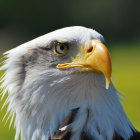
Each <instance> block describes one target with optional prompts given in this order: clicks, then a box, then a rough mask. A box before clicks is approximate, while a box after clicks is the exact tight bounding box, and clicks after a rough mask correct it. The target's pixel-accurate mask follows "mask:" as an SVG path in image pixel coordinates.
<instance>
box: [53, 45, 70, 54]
mask: <svg viewBox="0 0 140 140" xmlns="http://www.w3.org/2000/svg"><path fill="white" fill-rule="evenodd" d="M68 51H69V47H68V45H67V44H65V43H59V42H56V43H55V46H54V53H55V54H56V55H58V56H64V55H66V54H67V53H68Z"/></svg>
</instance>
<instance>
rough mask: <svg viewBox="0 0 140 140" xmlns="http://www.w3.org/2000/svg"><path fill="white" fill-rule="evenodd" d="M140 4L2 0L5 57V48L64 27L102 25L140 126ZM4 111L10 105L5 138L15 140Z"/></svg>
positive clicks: (1, 138)
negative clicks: (7, 113) (7, 110)
mask: <svg viewBox="0 0 140 140" xmlns="http://www.w3.org/2000/svg"><path fill="white" fill-rule="evenodd" d="M139 6H140V1H139V0H40V1H37V0H30V1H27V0H24V1H19V0H0V57H2V53H3V52H5V51H6V50H9V49H12V48H14V47H16V46H18V45H20V44H22V43H24V42H26V41H29V40H31V39H33V38H36V37H38V36H40V35H43V34H45V33H47V32H50V31H53V30H56V29H58V28H62V27H65V26H73V25H81V26H86V27H89V28H93V29H95V30H97V31H98V32H100V33H101V34H103V35H104V37H105V40H106V42H105V44H106V45H107V46H108V48H109V50H110V52H111V57H112V63H113V80H114V84H115V86H116V88H117V89H118V90H119V92H121V93H123V95H124V97H123V99H124V100H125V102H124V103H122V104H123V107H124V109H125V112H126V113H127V115H128V116H129V118H130V120H131V122H132V123H133V124H134V126H135V127H136V128H137V129H138V130H140V8H139ZM0 75H2V72H0ZM3 102H4V100H2V101H0V108H1V106H2V104H3ZM5 112H6V108H4V109H3V110H2V111H1V112H0V140H13V139H14V131H15V130H14V129H13V128H11V129H9V127H8V125H9V122H8V123H7V124H6V125H4V124H5V122H2V118H3V116H4V114H5Z"/></svg>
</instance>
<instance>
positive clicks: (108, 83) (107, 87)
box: [106, 78, 110, 89]
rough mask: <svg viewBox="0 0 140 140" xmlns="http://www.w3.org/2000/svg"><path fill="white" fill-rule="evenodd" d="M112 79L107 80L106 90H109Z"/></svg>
mask: <svg viewBox="0 0 140 140" xmlns="http://www.w3.org/2000/svg"><path fill="white" fill-rule="evenodd" d="M109 85H110V79H108V78H106V89H109Z"/></svg>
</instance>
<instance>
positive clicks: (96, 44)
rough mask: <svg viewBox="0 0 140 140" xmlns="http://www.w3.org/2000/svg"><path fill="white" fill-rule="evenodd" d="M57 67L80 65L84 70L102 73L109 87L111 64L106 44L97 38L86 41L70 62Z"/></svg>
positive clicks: (67, 67)
mask: <svg viewBox="0 0 140 140" xmlns="http://www.w3.org/2000/svg"><path fill="white" fill-rule="evenodd" d="M56 67H57V68H58V69H69V68H73V67H80V68H82V69H83V70H84V71H92V72H96V73H103V74H104V75H105V79H106V89H108V88H109V84H110V79H111V73H112V64H111V58H110V54H109V52H108V49H107V48H106V46H105V45H104V44H103V43H101V42H100V41H98V40H91V41H86V43H85V45H84V48H82V50H81V51H80V52H79V54H78V55H77V56H76V58H75V59H73V61H72V62H71V63H64V64H58V65H57V66H56Z"/></svg>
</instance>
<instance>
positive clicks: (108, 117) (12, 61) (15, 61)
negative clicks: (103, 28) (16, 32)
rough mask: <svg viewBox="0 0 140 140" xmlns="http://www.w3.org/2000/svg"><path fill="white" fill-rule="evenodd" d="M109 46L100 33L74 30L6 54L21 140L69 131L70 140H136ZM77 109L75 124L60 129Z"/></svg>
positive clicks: (6, 82)
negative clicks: (115, 79)
mask: <svg viewBox="0 0 140 140" xmlns="http://www.w3.org/2000/svg"><path fill="white" fill-rule="evenodd" d="M103 42H104V38H103V36H102V35H101V34H99V33H98V32H96V31H95V30H92V29H89V28H85V27H80V26H74V27H67V28H63V29H59V30H56V31H54V32H51V33H48V34H46V35H43V36H41V37H39V38H36V39H34V40H32V41H29V42H27V43H25V44H22V45H20V46H18V47H16V48H14V49H12V50H10V51H8V52H6V53H5V54H4V55H5V58H6V60H5V62H4V65H3V66H2V68H1V69H3V70H5V74H4V77H3V84H2V86H1V87H2V88H3V95H4V94H5V93H6V92H7V91H8V97H7V100H6V102H5V104H8V112H9V114H10V116H12V118H14V117H15V120H14V124H15V127H16V135H15V140H17V139H18V137H19V136H20V134H21V137H22V139H23V140H49V139H54V136H55V135H56V132H57V131H58V129H59V131H62V132H63V131H66V130H68V131H69V132H70V136H69V139H70V140H84V139H88V138H89V139H90V140H112V139H113V138H114V136H115V135H119V136H120V137H121V138H123V139H124V140H128V139H129V138H130V137H131V135H132V133H133V131H134V128H133V126H132V125H131V123H130V121H129V120H128V119H127V117H126V115H125V113H124V111H123V109H122V106H121V104H120V98H119V96H118V92H117V90H116V89H115V88H114V86H113V84H112V82H111V71H112V66H111V58H110V55H109V52H108V49H107V47H106V46H105V45H104V44H103ZM74 109H77V111H76V114H75V116H74V117H73V119H72V120H71V121H70V122H69V123H67V124H66V125H65V126H64V127H63V128H60V126H61V124H62V123H63V122H64V120H65V119H66V118H67V116H68V115H69V113H70V112H71V111H72V110H74ZM11 120H13V119H11ZM83 134H85V135H86V136H87V137H88V138H83ZM59 139H61V138H59ZM67 140H68V139H67Z"/></svg>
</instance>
